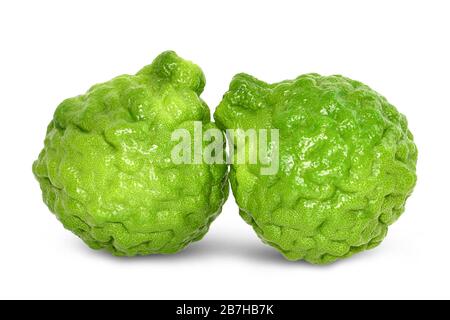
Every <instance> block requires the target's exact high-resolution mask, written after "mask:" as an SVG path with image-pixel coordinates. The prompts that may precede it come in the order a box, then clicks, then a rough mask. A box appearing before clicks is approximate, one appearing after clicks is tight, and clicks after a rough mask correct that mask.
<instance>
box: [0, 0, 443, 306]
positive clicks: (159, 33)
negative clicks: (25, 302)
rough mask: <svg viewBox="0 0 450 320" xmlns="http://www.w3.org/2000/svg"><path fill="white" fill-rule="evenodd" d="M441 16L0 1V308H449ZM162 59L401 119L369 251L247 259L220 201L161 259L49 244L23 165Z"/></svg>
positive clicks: (223, 84)
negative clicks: (317, 87)
mask: <svg viewBox="0 0 450 320" xmlns="http://www.w3.org/2000/svg"><path fill="white" fill-rule="evenodd" d="M449 16H450V2H449V1H430V0H428V1H411V0H408V1H391V0H390V1H382V0H377V1H360V0H356V1H345V0H343V1H317V0H316V1H298V0H297V1H280V0H277V1H271V2H269V1H262V0H258V1H242V0H239V1H234V0H227V1H211V0H205V1H170V0H164V1H131V0H128V1H112V0H108V1H93V0H89V1H82V0H77V1H48V0H41V1H31V0H30V1H21V0H16V1H2V2H1V4H0V99H1V100H0V116H1V118H0V130H1V135H0V136H1V148H0V155H1V157H0V162H1V165H0V168H1V169H2V172H1V176H0V177H1V180H0V188H1V189H0V215H1V216H0V226H1V228H0V246H1V254H0V298H125V299H128V298H130V299H131V298H148V299H175V298H178V299H197V298H203V299H206V298H208V299H214V298H224V299H226V298H234V299H241V298H246V299H302V298H306V299H314V298H323V299H328V298H343V299H346V298H356V299H364V298H376V299H378V298H387V299H390V298H450V292H449V286H450V277H449V270H450V250H449V247H450V246H449V245H450V210H449V206H448V204H449V201H450V196H449V192H450V190H449V189H450V188H449V181H450V174H449V169H450V158H449V151H448V147H449V143H448V138H449V116H450V105H449V104H450V103H449V101H450V63H449V58H450V41H449V32H450V18H449ZM167 49H173V50H175V51H177V52H178V53H179V54H180V55H181V56H182V57H184V58H186V59H189V60H193V61H195V62H196V63H198V64H199V65H200V66H201V67H202V68H203V71H204V72H205V74H206V77H207V86H206V90H205V92H204V94H203V98H204V99H205V100H206V101H207V102H208V104H209V105H210V107H211V109H214V108H215V106H216V105H217V104H218V102H219V101H220V99H221V96H222V94H223V93H224V92H225V91H226V89H227V86H228V83H229V81H230V79H231V77H232V76H233V75H234V74H235V73H237V72H243V71H245V72H247V73H250V74H253V75H255V76H257V77H259V78H261V79H263V80H266V81H269V82H274V81H280V80H284V79H288V78H293V77H296V76H298V75H299V74H302V73H307V72H318V73H322V74H325V75H329V74H343V75H346V76H348V77H351V78H355V79H357V80H360V81H363V82H365V83H367V84H369V85H370V86H371V87H373V88H374V89H375V90H377V91H379V92H380V93H382V94H383V95H385V96H386V97H387V98H388V99H389V100H390V101H391V103H393V104H394V105H396V106H397V107H398V109H399V110H400V111H401V112H403V113H404V114H406V115H407V116H408V119H409V122H410V128H411V130H412V131H413V133H414V134H415V138H416V142H417V145H418V147H419V151H420V159H419V164H418V176H419V182H418V185H417V188H416V190H415V193H414V194H413V196H412V198H411V199H410V200H409V202H408V204H407V209H406V212H405V214H404V215H403V216H402V218H401V219H400V220H399V221H398V222H397V223H396V224H395V225H394V226H392V227H391V229H390V232H389V235H388V237H387V238H386V240H385V242H384V243H383V244H382V245H381V246H380V247H378V248H377V249H375V250H372V251H369V252H365V253H362V254H360V255H357V256H355V257H353V258H351V259H348V260H345V261H341V262H338V263H336V264H333V265H331V266H325V267H319V266H311V265H308V264H305V263H301V262H298V263H294V262H288V261H285V260H283V258H282V257H281V256H280V255H279V254H278V253H277V252H276V251H274V250H273V249H272V248H270V247H266V246H265V245H263V244H262V243H261V242H260V241H259V240H258V239H257V237H256V236H255V234H254V233H253V231H252V230H251V228H250V227H249V226H247V225H246V224H245V223H244V222H243V221H242V220H241V219H240V218H239V216H238V213H237V207H236V205H235V204H234V199H233V197H232V196H231V197H230V199H229V200H228V202H227V204H226V206H225V208H224V210H223V214H222V215H221V216H220V217H219V218H218V219H217V220H216V222H215V223H214V224H213V225H212V227H211V230H210V232H209V233H208V235H207V236H206V238H205V239H204V240H203V241H201V242H198V243H195V244H193V245H191V246H190V247H189V248H188V249H186V250H185V251H183V252H182V253H180V254H177V255H173V256H149V257H140V258H134V259H126V258H120V259H119V258H113V257H110V256H109V255H108V254H106V253H102V252H96V251H91V250H90V249H88V248H87V247H86V246H85V245H84V244H83V243H82V242H81V241H80V240H79V239H77V238H76V237H75V236H73V235H72V234H71V233H70V232H68V231H66V230H64V229H63V228H62V226H61V225H60V223H59V222H58V221H57V220H56V219H55V217H54V216H53V215H52V214H50V212H49V211H48V210H47V208H46V207H45V205H44V204H43V202H42V201H41V193H40V190H39V186H38V183H37V182H36V181H35V180H34V178H33V175H32V173H31V165H32V162H33V160H34V159H35V158H36V157H37V155H38V153H39V151H40V150H41V148H42V146H43V139H44V134H45V129H46V126H47V123H48V122H49V121H50V119H51V117H52V114H53V111H54V109H55V107H56V106H57V105H58V103H59V102H60V101H61V100H63V99H64V98H67V97H70V96H74V95H77V94H80V93H83V92H84V91H85V90H86V89H88V87H89V86H90V85H91V84H94V83H97V82H101V81H105V80H108V79H110V78H112V77H114V76H116V75H119V74H122V73H134V72H136V71H137V70H138V69H140V68H141V67H142V66H144V65H146V64H148V63H150V62H151V61H152V59H153V58H154V57H155V56H156V55H157V54H159V53H160V52H161V51H164V50H167Z"/></svg>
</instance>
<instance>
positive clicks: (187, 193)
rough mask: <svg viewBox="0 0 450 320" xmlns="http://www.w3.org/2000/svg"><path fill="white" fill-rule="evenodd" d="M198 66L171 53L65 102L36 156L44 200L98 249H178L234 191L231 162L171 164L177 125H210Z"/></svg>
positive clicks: (130, 253) (67, 225)
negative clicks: (229, 170) (229, 175)
mask: <svg viewBox="0 0 450 320" xmlns="http://www.w3.org/2000/svg"><path fill="white" fill-rule="evenodd" d="M204 85H205V78H204V75H203V73H202V71H201V69H200V68H199V67H198V66H197V65H195V64H193V63H191V62H188V61H185V60H183V59H181V58H180V57H178V56H177V55H176V54H175V53H174V52H165V53H162V54H161V55H159V56H158V57H157V58H156V59H155V60H154V61H153V63H152V64H151V65H149V66H146V67H144V68H143V69H142V70H141V71H139V72H138V73H137V74H136V75H122V76H119V77H117V78H114V79H112V80H111V81H108V82H105V83H102V84H97V85H95V86H93V87H92V88H91V89H90V90H89V91H88V92H87V93H86V94H84V95H80V96H77V97H74V98H70V99H67V100H65V101H63V102H62V103H61V104H60V105H59V106H58V108H57V109H56V112H55V114H54V117H53V120H52V121H51V122H50V125H49V126H48V130H47V135H46V139H45V147H44V149H43V150H42V152H41V154H40V155H39V158H38V160H37V161H36V162H35V163H34V165H33V172H34V174H35V176H36V178H37V180H38V181H39V183H40V186H41V189H42V193H43V199H44V201H45V203H46V204H47V206H48V207H49V209H50V210H51V211H52V212H53V213H54V214H55V215H56V216H57V218H58V219H59V220H60V221H61V222H62V224H63V225H64V227H65V228H67V229H69V230H71V231H72V232H73V233H75V234H76V235H77V236H79V237H80V238H81V239H82V240H84V241H85V242H86V243H87V244H88V245H89V246H90V247H91V248H93V249H106V250H108V251H110V252H111V253H113V254H114V255H118V256H122V255H126V256H133V255H146V254H156V253H163V254H166V253H175V252H177V251H179V250H181V249H183V248H184V247H185V246H187V245H188V244H189V243H190V242H192V241H196V240H199V239H201V238H202V237H203V236H204V235H205V233H206V232H207V230H208V228H209V225H210V224H211V222H212V221H213V220H214V218H215V217H216V216H217V215H218V214H219V212H220V210H221V207H222V205H223V203H224V201H225V199H226V197H227V194H228V184H227V167H226V165H224V164H212V165H208V164H181V165H180V164H178V165H177V164H174V163H173V161H171V150H172V148H173V147H174V145H175V144H177V142H176V141H172V139H171V133H172V132H173V131H174V130H175V129H178V128H184V129H186V130H188V131H189V132H192V130H193V124H194V122H195V121H201V122H202V123H203V126H204V127H205V128H213V127H215V126H214V124H213V123H211V122H210V111H209V109H208V107H207V105H206V104H205V103H204V102H203V101H202V100H201V98H200V97H199V95H200V94H201V92H202V91H203V88H204Z"/></svg>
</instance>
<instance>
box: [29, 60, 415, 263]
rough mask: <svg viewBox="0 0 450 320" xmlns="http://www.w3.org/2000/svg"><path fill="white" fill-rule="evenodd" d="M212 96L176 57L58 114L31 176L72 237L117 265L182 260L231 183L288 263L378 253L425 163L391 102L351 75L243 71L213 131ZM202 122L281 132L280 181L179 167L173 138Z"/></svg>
mask: <svg viewBox="0 0 450 320" xmlns="http://www.w3.org/2000/svg"><path fill="white" fill-rule="evenodd" d="M204 86H205V77H204V74H203V72H202V71H201V69H200V68H199V67H198V66H197V65H195V64H193V63H191V62H189V61H186V60H183V59H181V58H180V57H178V56H177V55H176V54H175V53H174V52H170V51H169V52H164V53H162V54H161V55H159V56H158V57H157V58H156V59H155V60H154V61H153V63H152V64H151V65H149V66H146V67H144V68H143V69H142V70H141V71H139V72H138V73H137V74H136V75H122V76H119V77H116V78H114V79H112V80H111V81H108V82H105V83H101V84H97V85H95V86H93V87H92V88H91V89H89V90H88V92H87V93H86V94H84V95H80V96H77V97H74V98H70V99H67V100H65V101H63V102H62V103H61V104H60V105H59V106H58V107H57V109H56V111H55V114H54V117H53V120H52V121H51V122H50V124H49V126H48V129H47V135H46V139H45V147H44V149H43V150H42V152H41V153H40V155H39V158H38V160H36V161H35V162H34V164H33V173H34V175H35V176H36V178H37V180H38V181H39V183H40V186H41V190H42V193H43V199H44V202H45V203H46V205H47V206H48V207H49V208H50V210H51V211H52V212H53V213H54V214H55V215H56V216H57V218H58V219H59V220H60V221H61V222H62V224H63V225H64V227H65V228H67V229H68V230H70V231H72V232H73V233H75V234H76V235H77V236H79V237H80V238H81V239H82V240H83V241H84V242H86V243H87V245H89V247H91V248H93V249H106V250H108V251H110V252H111V253H112V254H114V255H117V256H134V255H148V254H169V253H176V252H178V251H180V250H182V249H183V248H185V247H186V246H187V245H188V244H189V243H191V242H193V241H197V240H200V239H201V238H202V237H203V236H204V235H205V234H206V232H207V231H208V228H209V226H210V224H211V223H212V221H213V220H214V219H215V218H216V217H217V215H218V214H219V213H220V211H221V208H222V206H223V204H224V202H225V200H226V199H227V196H228V180H229V181H230V182H231V186H232V190H233V194H234V196H235V199H236V202H237V204H238V206H239V209H240V210H239V211H240V215H241V216H242V218H243V219H244V220H245V221H246V222H247V223H249V224H250V225H252V226H253V228H254V230H255V231H256V233H257V234H258V236H259V237H260V238H261V239H262V241H263V242H265V243H267V244H269V245H271V246H273V247H275V248H276V249H278V250H279V251H280V252H281V253H282V254H283V255H284V256H285V257H286V258H287V259H289V260H306V261H308V262H311V263H315V264H325V263H330V262H333V261H335V260H337V259H339V258H345V257H349V256H351V255H353V254H355V253H357V252H360V251H362V250H365V249H370V248H373V247H375V246H377V245H378V244H380V243H381V241H382V240H383V239H384V237H385V236H386V233H387V230H388V226H389V225H391V224H392V223H393V222H395V221H396V220H397V219H398V218H399V216H400V215H401V214H402V212H403V211H404V206H405V202H406V200H407V198H408V197H409V196H410V194H411V192H412V190H413V188H414V185H415V183H416V173H415V172H416V162H417V148H416V145H415V144H414V142H413V137H412V134H411V133H410V131H409V130H408V127H407V121H406V118H405V117H404V116H403V115H402V114H400V113H399V112H398V111H397V110H396V109H395V107H394V106H392V105H391V104H390V103H389V102H388V101H387V100H386V99H385V98H384V97H382V96H381V95H379V94H378V93H376V92H375V91H373V90H371V89H370V88H369V87H367V86H366V85H364V84H362V83H360V82H357V81H354V80H350V79H348V78H345V77H342V76H328V77H324V76H320V75H318V74H307V75H302V76H300V77H298V78H296V79H294V80H289V81H283V82H280V83H275V84H267V83H265V82H262V81H260V80H257V79H255V78H253V77H251V76H249V75H246V74H239V75H237V76H235V77H234V79H233V81H232V82H231V84H230V88H229V91H228V92H227V93H226V94H225V95H224V98H223V100H222V102H221V103H220V105H219V106H218V107H217V109H216V112H215V114H214V118H215V120H216V123H213V122H211V120H210V111H209V108H208V106H207V105H206V103H205V102H204V101H203V100H202V99H201V98H200V94H201V93H202V91H203V88H204ZM198 122H201V123H202V125H203V126H204V127H205V128H219V129H220V130H223V131H225V130H229V129H235V130H237V129H240V130H255V131H258V130H261V129H265V130H274V129H276V130H277V132H278V141H277V150H278V153H277V161H278V162H279V163H278V166H277V171H275V172H273V173H271V174H262V171H261V168H262V167H263V164H260V163H250V162H249V161H244V162H240V163H237V162H232V163H231V166H230V168H231V169H230V172H229V173H228V165H227V163H205V162H202V163H195V164H187V163H184V164H176V163H174V162H173V161H172V158H171V154H172V150H173V148H174V146H175V144H176V141H173V139H171V135H172V133H173V132H174V130H177V129H183V130H187V131H188V132H191V133H192V132H193V130H194V125H195V123H198ZM192 143H194V142H192ZM224 148H225V146H224ZM245 148H247V151H249V148H248V146H247V147H245V146H244V149H245Z"/></svg>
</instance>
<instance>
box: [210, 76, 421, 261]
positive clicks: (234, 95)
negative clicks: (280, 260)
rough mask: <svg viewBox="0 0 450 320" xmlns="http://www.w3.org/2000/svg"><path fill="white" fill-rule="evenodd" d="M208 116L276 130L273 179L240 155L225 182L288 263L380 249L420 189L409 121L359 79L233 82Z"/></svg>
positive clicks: (231, 124) (232, 125) (226, 125)
mask: <svg viewBox="0 0 450 320" xmlns="http://www.w3.org/2000/svg"><path fill="white" fill-rule="evenodd" d="M214 117H215V119H216V121H217V124H218V126H219V127H220V128H222V129H242V130H248V129H258V130H259V129H278V134H279V144H277V146H278V148H279V169H278V171H277V172H276V174H272V175H268V174H262V171H261V167H262V166H263V165H262V164H261V163H259V162H257V163H256V164H255V163H250V161H249V157H247V158H245V161H244V162H243V163H238V162H237V161H236V159H237V158H238V157H237V156H236V157H235V158H234V161H233V164H232V168H231V172H230V181H231V185H232V190H233V193H234V196H235V198H236V201H237V204H238V206H239V208H240V215H241V216H242V218H243V219H244V220H245V221H246V222H248V223H249V224H250V225H252V226H253V228H254V230H255V231H256V233H257V234H258V236H259V237H260V238H261V239H262V240H263V242H265V243H267V244H269V245H271V246H273V247H275V248H276V249H278V250H279V251H280V252H281V253H282V254H283V255H284V256H285V257H286V258H287V259H289V260H302V259H303V260H306V261H308V262H311V263H315V264H326V263H330V262H333V261H335V260H337V259H339V258H345V257H349V256H351V255H353V254H355V253H357V252H360V251H362V250H366V249H371V248H374V247H376V246H377V245H379V244H380V243H381V241H382V240H383V239H384V238H385V236H386V233H387V230H388V226H389V225H391V224H392V223H394V222H395V221H396V220H397V219H398V218H399V216H400V215H401V214H402V213H403V211H404V206H405V201H406V199H407V198H408V197H409V196H410V194H411V192H412V190H413V188H414V185H415V183H416V173H415V172H416V161H417V148H416V146H415V144H414V142H413V136H412V134H411V132H410V131H409V130H408V127H407V120H406V118H405V117H404V116H403V115H402V114H400V113H399V112H398V111H397V110H396V108H395V107H394V106H393V105H391V104H390V103H389V102H388V101H387V100H386V99H385V98H384V97H383V96H381V95H379V94H378V93H377V92H375V91H373V90H372V89H370V88H369V87H368V86H366V85H364V84H362V83H360V82H358V81H354V80H351V79H348V78H345V77H342V76H329V77H324V76H320V75H318V74H307V75H302V76H300V77H298V78H297V79H295V80H292V81H283V82H280V83H275V84H267V83H265V82H262V81H259V80H257V79H255V78H253V77H252V76H249V75H246V74H239V75H237V76H235V78H234V79H233V81H232V82H231V85H230V88H229V91H228V92H227V93H226V94H225V96H224V98H223V100H222V102H221V103H220V105H219V106H218V108H217V110H216V112H215V115H214ZM242 132H244V133H242ZM241 134H244V135H245V134H246V133H245V131H241ZM245 139H246V140H245V141H246V143H247V144H249V142H248V141H249V139H248V137H246V138H245ZM268 141H271V140H268ZM234 147H235V148H236V145H234ZM268 147H269V146H268ZM270 148H272V149H273V147H270ZM270 148H269V149H268V150H269V154H270V152H271V151H270V150H271V149H270ZM243 150H244V151H245V152H246V153H247V155H248V154H249V153H250V152H252V150H253V151H254V148H253V149H251V148H250V147H249V146H245V147H244V149H243ZM275 160H276V159H275V158H274V157H272V158H271V161H275Z"/></svg>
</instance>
